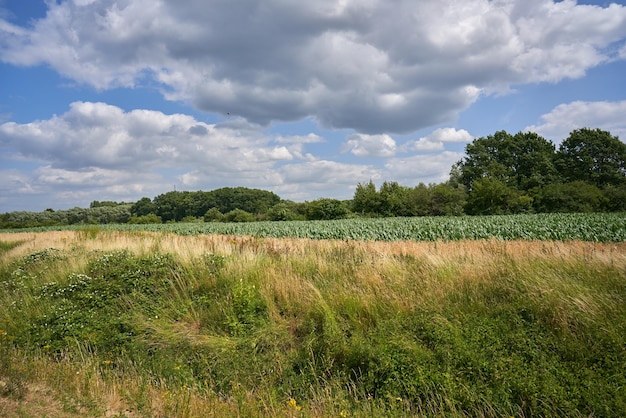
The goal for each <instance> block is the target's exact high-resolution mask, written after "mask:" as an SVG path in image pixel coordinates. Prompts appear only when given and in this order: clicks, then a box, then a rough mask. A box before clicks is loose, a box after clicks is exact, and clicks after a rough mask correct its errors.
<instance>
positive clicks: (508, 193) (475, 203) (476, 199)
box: [466, 177, 529, 215]
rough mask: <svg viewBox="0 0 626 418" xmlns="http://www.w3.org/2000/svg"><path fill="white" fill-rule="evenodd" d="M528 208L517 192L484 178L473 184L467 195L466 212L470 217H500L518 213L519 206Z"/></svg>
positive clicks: (500, 183)
mask: <svg viewBox="0 0 626 418" xmlns="http://www.w3.org/2000/svg"><path fill="white" fill-rule="evenodd" d="M524 204H526V206H528V204H529V201H528V199H527V198H526V199H524V198H523V195H521V194H520V193H519V191H517V190H515V189H513V188H510V187H508V186H507V185H506V184H504V183H503V182H502V181H500V180H498V179H494V178H491V177H484V178H481V179H478V180H476V181H475V182H474V187H473V188H472V190H471V192H470V193H469V197H468V200H467V205H466V211H467V213H469V214H471V215H502V214H508V213H513V212H515V211H519V206H524Z"/></svg>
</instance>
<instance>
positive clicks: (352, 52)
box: [0, 0, 626, 134]
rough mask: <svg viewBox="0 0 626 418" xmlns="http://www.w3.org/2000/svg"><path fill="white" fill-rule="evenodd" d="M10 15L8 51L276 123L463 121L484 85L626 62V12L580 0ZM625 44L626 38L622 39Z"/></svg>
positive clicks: (3, 23) (172, 5)
mask: <svg viewBox="0 0 626 418" xmlns="http://www.w3.org/2000/svg"><path fill="white" fill-rule="evenodd" d="M48 8H49V10H48V13H47V15H46V16H45V18H42V19H40V20H37V21H35V22H33V23H32V24H31V25H30V26H28V27H20V26H17V25H14V24H12V23H10V22H9V21H7V20H6V19H0V59H1V60H2V61H4V62H8V63H12V64H16V65H39V64H46V65H50V66H51V67H52V68H54V69H55V70H56V71H58V72H59V73H61V74H63V75H64V76H66V77H68V78H70V79H72V80H76V81H78V82H81V83H85V84H88V85H91V86H93V87H95V88H98V89H107V88H112V87H117V86H123V87H131V86H137V85H141V84H143V83H154V82H156V83H158V84H159V85H160V87H161V88H162V92H163V94H164V96H166V97H167V98H169V99H172V100H184V101H186V102H189V103H193V104H194V105H195V106H196V107H197V108H199V109H201V110H205V111H210V112H219V113H226V112H230V113H231V114H234V115H238V116H241V117H243V118H245V119H246V120H248V121H250V122H253V123H258V124H267V123H269V122H270V121H275V120H280V121H288V120H299V119H302V118H305V117H307V116H309V117H313V118H315V119H316V120H317V121H318V122H319V123H320V124H322V125H323V126H325V127H331V128H350V129H354V130H355V131H357V132H361V133H364V134H381V133H385V132H387V133H407V132H412V131H415V130H418V129H422V128H425V127H428V126H433V125H436V124H441V123H446V122H449V121H451V120H453V119H454V117H455V116H456V115H457V114H458V112H459V111H461V110H463V109H465V108H467V107H468V106H469V105H470V104H471V103H473V102H474V101H475V100H476V99H477V98H478V97H479V96H480V95H481V94H489V93H492V92H496V91H499V92H502V91H507V90H508V89H509V88H510V86H511V85H515V84H523V83H536V82H544V81H548V82H556V81H559V80H562V79H564V78H577V77H581V76H582V75H584V74H585V72H586V71H587V70H588V69H590V68H592V67H594V66H597V65H599V64H601V63H603V62H606V61H608V60H611V59H623V58H624V46H623V40H624V38H625V37H626V7H624V6H621V5H617V4H611V5H610V6H608V7H606V8H601V7H598V6H589V5H578V4H577V3H576V2H575V1H573V0H565V1H560V2H554V1H552V0H531V1H523V2H522V1H508V0H507V1H505V0H497V1H487V0H447V1H439V0H427V1H420V2H415V1H413V0H400V1H394V2H389V1H383V0H368V1H345V0H341V1H340V0H319V1H315V2H305V3H303V2H296V1H284V0H267V1H263V2H257V1H252V0H244V1H237V2H206V1H201V0H181V1H177V2H171V1H166V0H135V1H132V2H129V1H125V0H124V1H123V0H100V1H86V0H81V1H76V0H72V1H70V0H66V1H62V2H56V1H55V2H48ZM615 43H618V45H617V47H615Z"/></svg>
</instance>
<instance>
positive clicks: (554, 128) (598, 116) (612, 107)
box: [524, 100, 626, 143]
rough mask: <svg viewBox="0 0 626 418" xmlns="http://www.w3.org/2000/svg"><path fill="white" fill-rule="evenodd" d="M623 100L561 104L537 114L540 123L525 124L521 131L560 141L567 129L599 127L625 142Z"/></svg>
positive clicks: (624, 103) (625, 129)
mask: <svg viewBox="0 0 626 418" xmlns="http://www.w3.org/2000/svg"><path fill="white" fill-rule="evenodd" d="M624 115H626V100H624V101H620V102H583V101H576V102H571V103H566V104H561V105H559V106H557V107H555V108H554V109H552V110H551V111H550V112H549V113H546V114H544V115H542V116H541V121H542V123H541V124H540V125H532V126H528V127H526V128H525V129H524V130H525V131H531V132H536V133H538V134H539V135H541V136H543V137H545V138H547V139H550V140H552V141H554V142H555V143H560V142H561V141H562V140H564V139H566V138H567V137H568V136H569V134H570V132H571V131H573V130H575V129H580V128H592V129H595V128H600V129H603V130H605V131H609V132H611V134H613V135H616V136H619V137H620V139H621V140H622V141H624V142H626V120H625V119H624Z"/></svg>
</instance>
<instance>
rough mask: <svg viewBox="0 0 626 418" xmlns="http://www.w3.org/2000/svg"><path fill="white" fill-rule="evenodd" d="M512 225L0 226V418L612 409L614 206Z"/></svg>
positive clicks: (623, 346) (618, 352)
mask: <svg viewBox="0 0 626 418" xmlns="http://www.w3.org/2000/svg"><path fill="white" fill-rule="evenodd" d="M607 216H608V217H607ZM601 217H606V218H601ZM470 219H475V220H476V222H474V223H471V222H467V221H468V220H470ZM514 219H515V218H511V217H491V218H446V219H445V222H444V223H440V224H437V223H436V222H435V219H434V218H427V219H423V220H421V221H422V222H424V223H419V222H418V221H420V219H413V218H410V219H399V220H391V219H386V220H371V222H369V220H365V221H363V220H346V221H339V222H326V223H307V222H303V223H300V224H298V223H275V224H276V225H277V226H279V227H280V228H287V229H289V228H294V230H295V228H296V226H299V227H301V228H304V227H305V226H307V224H309V226H308V228H309V232H310V231H317V232H315V233H311V235H313V236H316V235H315V234H318V235H317V237H318V238H319V237H324V236H325V235H320V234H322V232H320V231H324V230H326V231H327V232H326V233H325V234H332V233H334V234H339V236H334V237H335V238H340V239H326V240H312V239H308V238H293V237H292V238H272V237H268V236H266V235H270V232H269V231H270V230H269V226H268V225H267V224H265V223H260V224H256V225H255V224H242V225H236V224H221V225H220V224H171V225H169V224H168V225H162V226H158V228H159V230H158V231H149V230H145V228H144V230H141V229H135V230H120V229H121V228H125V227H126V226H125V225H118V226H108V227H107V226H91V227H84V226H83V227H81V228H79V229H75V230H71V229H67V230H56V231H23V232H11V233H0V416H7V417H25V416H26V417H28V416H32V417H40V416H47V417H83V416H117V417H123V416H126V417H144V416H145V417H196V416H198V417H199V416H218V417H231V416H246V417H247V416H285V417H299V416H303V417H327V416H331V417H332V416H335V417H348V416H354V417H357V416H358V417H361V416H372V417H378V416H428V417H430V416H442V417H443V416H446V417H448V416H452V417H455V416H457V417H462V416H493V417H500V416H515V417H522V416H526V417H530V416H567V417H577V416H580V417H582V416H595V417H612V416H615V417H620V416H626V390H625V389H624V388H626V374H625V373H624V370H626V304H625V303H624V302H625V300H626V242H625V239H624V229H625V228H624V215H623V214H622V215H613V216H612V217H611V215H597V218H594V217H593V216H589V215H586V217H583V218H577V217H576V216H574V215H558V216H557V215H555V216H554V217H553V218H552V221H553V222H554V220H555V219H558V220H560V222H562V225H567V226H564V227H563V228H562V229H554V228H555V224H554V223H552V224H550V225H547V224H546V223H545V220H544V219H545V218H542V217H540V216H530V215H528V216H525V217H518V218H516V220H515V221H511V220H514ZM600 219H603V221H601V220H600ZM539 220H542V222H544V223H543V224H542V223H541V222H539ZM357 221H358V222H357ZM349 222H353V223H352V225H364V227H363V230H362V231H359V230H358V228H353V229H355V231H353V232H351V234H353V235H350V236H347V235H346V234H347V232H346V231H347V226H344V225H349V224H350V223H349ZM355 222H356V223H355ZM394 222H395V223H397V225H401V226H402V228H396V229H394V228H392V227H391V226H390V225H393V224H394ZM494 222H495V225H499V226H497V227H495V228H494V226H493V225H494ZM525 222H526V223H525ZM483 224H484V225H487V226H481V225H483ZM368 225H369V229H367V228H365V226H368ZM376 225H378V226H376ZM380 225H387V226H386V228H382V227H381V226H380ZM415 225H420V226H419V227H417V226H415ZM425 225H432V228H434V229H432V230H437V228H438V230H439V231H441V233H447V234H452V232H450V231H457V232H454V233H453V234H454V235H447V236H442V235H434V232H427V231H431V230H429V229H428V228H427V226H425ZM520 225H521V226H520ZM531 225H534V226H532V227H531ZM213 227H220V228H257V229H256V232H248V233H249V234H250V235H234V234H233V232H230V234H231V235H216V234H213V235H206V234H202V233H200V232H201V231H205V229H203V228H213ZM152 228H155V227H148V229H152ZM264 228H265V229H264ZM342 228H344V229H345V230H344V231H343V232H341V231H342ZM333 230H334V232H333ZM461 230H465V231H468V232H465V233H467V234H469V233H473V234H476V236H475V237H474V238H477V237H480V236H482V235H485V234H486V236H487V237H491V238H486V239H471V240H468V239H462V237H463V235H461V234H459V233H458V231H461ZM472 230H474V232H471V231H472ZM481 230H482V231H483V232H476V231H481ZM168 231H169V232H168ZM248 231H249V230H248ZM337 231H339V232H337ZM364 231H365V232H364ZM372 231H377V232H372ZM403 231H404V232H403ZM406 231H411V232H406ZM485 231H492V232H493V231H501V234H500V235H498V234H496V233H487V232H485ZM511 231H513V232H511ZM521 231H525V232H524V233H525V234H526V235H525V237H526V239H519V238H520V237H519V236H517V235H516V234H519V233H521ZM541 231H543V232H541ZM222 232H223V231H222ZM384 232H386V233H387V236H382V238H383V239H386V241H381V240H377V239H376V238H374V237H375V236H380V234H383V233H384ZM281 233H284V232H281ZM281 233H276V235H277V236H280V234H281ZM300 233H302V232H300ZM300 233H299V234H300ZM402 233H406V234H424V238H423V239H425V240H422V241H418V240H403V239H402V238H401V237H400V236H399V234H402ZM363 234H365V235H363ZM367 234H370V235H367ZM372 234H374V235H372ZM375 234H378V235H375ZM507 234H509V235H507ZM537 234H544V235H541V236H540V235H537ZM568 234H569V235H568ZM571 234H574V235H571ZM576 234H578V235H576ZM581 235H583V236H584V237H586V238H583V237H581ZM493 237H497V238H493ZM541 237H543V238H542V239H540V238H541ZM355 238H361V239H359V240H356V239H355Z"/></svg>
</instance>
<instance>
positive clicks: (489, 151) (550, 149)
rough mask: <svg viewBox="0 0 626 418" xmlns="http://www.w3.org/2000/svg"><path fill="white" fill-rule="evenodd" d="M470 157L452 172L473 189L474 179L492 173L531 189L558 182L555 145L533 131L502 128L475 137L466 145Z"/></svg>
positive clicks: (493, 176)
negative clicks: (493, 132)
mask: <svg viewBox="0 0 626 418" xmlns="http://www.w3.org/2000/svg"><path fill="white" fill-rule="evenodd" d="M465 153H466V157H465V158H464V159H463V160H461V161H459V162H458V163H457V164H455V165H454V166H453V168H452V172H451V176H452V174H454V180H455V181H459V182H461V183H462V184H463V185H464V186H465V187H467V189H468V190H470V191H471V190H472V188H473V185H474V182H475V181H476V180H478V179H481V178H484V177H489V178H491V179H495V180H498V181H500V182H501V183H503V184H504V185H505V186H507V187H510V188H514V189H517V190H522V191H527V190H529V189H531V188H533V187H540V186H542V185H545V184H549V183H552V182H554V181H555V180H557V179H558V178H559V175H558V172H557V170H556V167H555V164H554V160H555V148H554V145H553V144H552V143H551V142H550V141H548V140H546V139H544V138H542V137H541V136H539V135H537V134H536V133H532V132H519V133H517V134H515V135H511V134H509V133H507V132H506V131H498V132H496V133H495V134H494V135H489V136H487V137H485V138H478V139H475V140H474V141H473V142H472V143H471V144H468V145H467V146H466V147H465Z"/></svg>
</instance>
